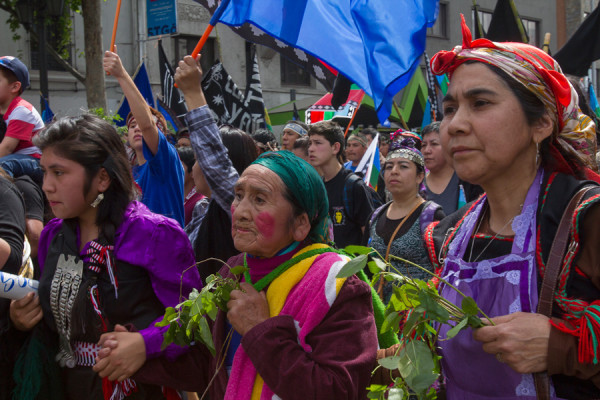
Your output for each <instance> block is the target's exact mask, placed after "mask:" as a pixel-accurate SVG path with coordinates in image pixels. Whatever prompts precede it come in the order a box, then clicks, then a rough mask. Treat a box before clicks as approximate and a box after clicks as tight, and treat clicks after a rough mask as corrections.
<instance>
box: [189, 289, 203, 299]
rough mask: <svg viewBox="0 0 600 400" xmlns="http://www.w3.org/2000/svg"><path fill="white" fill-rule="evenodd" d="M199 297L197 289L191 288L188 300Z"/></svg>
mask: <svg viewBox="0 0 600 400" xmlns="http://www.w3.org/2000/svg"><path fill="white" fill-rule="evenodd" d="M199 295H200V292H199V291H198V289H196V288H193V289H192V291H191V292H190V295H189V296H188V299H189V300H192V301H194V300H196V298H197V297H198V296H199Z"/></svg>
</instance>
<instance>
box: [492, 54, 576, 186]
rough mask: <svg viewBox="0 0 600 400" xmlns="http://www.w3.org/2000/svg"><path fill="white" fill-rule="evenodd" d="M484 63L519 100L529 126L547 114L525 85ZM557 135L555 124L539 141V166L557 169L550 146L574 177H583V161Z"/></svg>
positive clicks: (552, 169) (542, 105) (551, 169)
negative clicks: (544, 137) (561, 142)
mask: <svg viewBox="0 0 600 400" xmlns="http://www.w3.org/2000/svg"><path fill="white" fill-rule="evenodd" d="M484 65H486V66H487V67H488V68H490V70H491V71H492V72H494V73H495V74H496V75H498V76H499V77H500V78H501V79H502V81H503V82H505V83H506V85H507V86H508V88H509V89H510V90H511V92H512V93H513V94H514V95H515V97H516V98H517V99H518V100H519V104H520V105H521V109H522V110H523V112H524V114H525V118H526V120H527V124H528V125H529V126H532V125H533V124H534V123H536V122H537V121H539V120H540V119H541V118H543V117H544V115H546V114H547V112H548V111H547V110H546V107H545V106H544V104H543V103H542V101H541V100H540V99H538V98H537V96H536V95H535V94H534V93H533V92H531V91H530V90H528V89H527V88H525V86H523V85H522V84H520V83H519V82H517V81H516V80H515V79H513V78H511V77H510V76H509V75H508V74H507V73H506V72H504V71H503V70H501V69H500V68H498V67H496V66H494V65H490V64H484ZM557 136H558V126H557V125H556V124H555V125H554V130H553V132H552V134H551V135H550V136H548V137H547V138H546V139H544V140H542V142H541V143H540V156H541V166H542V167H543V168H544V169H545V170H546V171H555V170H557V169H558V161H557V160H556V159H555V158H554V156H553V155H552V148H554V150H555V151H557V152H558V153H560V155H561V156H562V157H563V158H564V159H565V160H566V162H567V163H568V164H569V167H570V168H571V169H572V170H573V172H574V173H575V175H576V177H577V178H580V179H585V173H584V172H583V169H584V168H585V167H586V165H585V162H584V161H583V160H582V158H581V156H579V155H578V154H577V153H574V152H572V151H569V150H568V149H565V148H564V147H563V146H562V145H561V144H560V142H559V141H558V140H557ZM551 147H552V148H551Z"/></svg>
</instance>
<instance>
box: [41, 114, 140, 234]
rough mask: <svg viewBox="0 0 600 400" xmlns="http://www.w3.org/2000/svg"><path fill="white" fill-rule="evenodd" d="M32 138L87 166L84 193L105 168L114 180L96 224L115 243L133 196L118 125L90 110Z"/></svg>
mask: <svg viewBox="0 0 600 400" xmlns="http://www.w3.org/2000/svg"><path fill="white" fill-rule="evenodd" d="M33 142H34V144H35V145H36V146H37V147H39V148H40V149H41V150H42V152H43V151H44V150H46V149H48V148H52V149H53V151H54V152H55V153H56V154H57V155H59V156H60V157H63V158H66V159H68V160H71V161H75V162H76V163H78V164H80V165H82V166H83V167H84V169H85V174H86V182H85V184H84V189H83V190H84V195H87V194H88V192H89V191H90V188H91V184H92V180H93V179H94V177H95V176H96V174H97V173H98V172H99V171H100V169H101V168H104V169H105V170H106V172H107V173H108V175H109V176H110V179H111V182H110V185H109V187H108V189H107V190H106V191H105V192H104V200H103V201H102V202H101V203H100V204H99V205H98V208H97V210H98V212H97V215H96V225H97V226H98V228H99V230H100V235H101V236H104V237H105V238H106V240H107V241H108V242H109V243H111V244H114V235H115V231H116V229H117V227H118V226H119V225H120V224H121V221H122V220H123V214H124V213H125V209H126V208H127V206H128V204H129V203H130V202H131V201H132V200H133V199H134V185H133V178H132V176H131V171H130V169H129V162H128V161H127V154H126V153H125V147H124V146H123V142H122V141H121V137H120V136H119V134H118V133H117V131H116V129H115V128H114V127H113V126H112V125H111V124H110V123H108V122H106V121H104V120H103V119H101V118H99V117H97V116H95V115H91V114H84V115H82V116H79V117H64V118H61V119H59V120H57V121H56V122H54V123H52V124H51V125H49V126H48V127H47V128H45V129H44V130H43V131H41V132H40V133H38V134H37V135H36V136H35V137H34V138H33Z"/></svg>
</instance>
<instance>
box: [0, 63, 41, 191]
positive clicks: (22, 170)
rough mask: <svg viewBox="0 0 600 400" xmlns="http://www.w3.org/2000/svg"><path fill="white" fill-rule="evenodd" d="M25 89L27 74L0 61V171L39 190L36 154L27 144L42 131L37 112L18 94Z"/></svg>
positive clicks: (17, 65) (34, 148)
mask: <svg viewBox="0 0 600 400" xmlns="http://www.w3.org/2000/svg"><path fill="white" fill-rule="evenodd" d="M27 87H29V71H28V70H27V67H26V66H25V65H24V64H23V63H22V62H21V61H20V60H19V59H18V58H16V57H12V56H2V57H0V114H3V115H4V116H3V119H4V122H5V123H6V133H5V134H4V137H3V138H2V141H0V167H2V168H4V169H5V170H6V172H8V173H9V175H11V176H13V177H15V178H16V177H18V176H21V175H29V176H30V177H31V178H32V179H33V180H34V181H35V182H36V183H37V184H39V185H40V186H41V184H42V178H43V174H42V171H41V169H40V166H39V158H40V155H41V153H40V150H39V149H38V148H37V147H35V146H34V145H33V143H32V142H31V140H32V138H33V136H34V135H35V134H36V133H37V132H38V131H39V130H41V129H42V128H43V127H44V122H43V121H42V118H41V117H40V114H39V113H38V112H37V110H36V109H35V108H34V107H33V106H32V105H31V103H29V102H28V101H26V100H24V99H23V98H21V94H22V93H23V91H24V90H25V89H27Z"/></svg>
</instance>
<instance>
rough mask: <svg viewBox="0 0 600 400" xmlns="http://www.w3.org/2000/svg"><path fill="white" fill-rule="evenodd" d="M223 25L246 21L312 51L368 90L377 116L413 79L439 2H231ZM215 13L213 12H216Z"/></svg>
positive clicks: (226, 5)
mask: <svg viewBox="0 0 600 400" xmlns="http://www.w3.org/2000/svg"><path fill="white" fill-rule="evenodd" d="M221 7H223V14H222V15H221V16H220V17H218V20H219V21H220V22H222V23H225V24H227V25H232V26H238V25H242V24H244V23H245V22H250V23H252V24H253V25H256V26H257V27H258V28H260V29H262V30H263V31H265V32H267V33H268V34H269V35H271V36H274V37H275V38H277V39H278V40H280V41H282V42H285V43H287V44H289V45H292V46H294V47H298V48H300V49H302V50H304V51H306V52H307V53H310V54H312V55H314V56H316V57H318V58H319V59H321V60H323V61H324V62H325V63H327V64H328V65H330V66H331V67H333V68H335V69H337V70H338V71H339V72H341V73H343V74H344V75H345V76H347V77H348V78H349V79H350V80H351V81H353V82H354V83H356V84H357V85H358V86H360V87H361V88H362V89H363V90H364V91H365V92H366V93H367V94H369V95H370V96H371V97H372V98H373V100H374V102H375V107H376V109H377V115H378V117H379V120H380V121H382V122H384V121H386V120H387V117H388V116H389V115H390V112H391V108H392V99H393V97H394V95H395V94H396V93H398V91H400V90H401V89H402V88H403V87H404V86H405V85H406V84H408V82H409V81H410V78H411V77H412V74H413V72H414V71H415V69H416V68H417V66H418V65H419V57H420V56H421V54H423V51H424V49H425V39H426V33H427V28H428V27H431V26H433V24H434V23H435V20H436V18H437V13H438V7H439V4H438V0H354V1H351V2H350V1H339V0H230V1H223V2H222V3H221V6H220V8H221ZM216 15H218V13H217V12H215V16H216Z"/></svg>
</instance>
